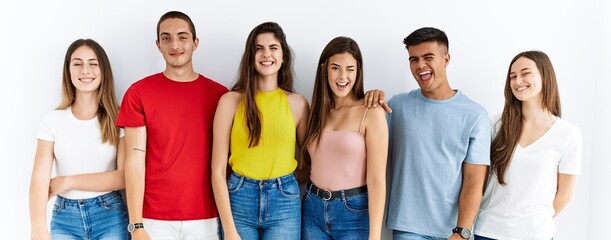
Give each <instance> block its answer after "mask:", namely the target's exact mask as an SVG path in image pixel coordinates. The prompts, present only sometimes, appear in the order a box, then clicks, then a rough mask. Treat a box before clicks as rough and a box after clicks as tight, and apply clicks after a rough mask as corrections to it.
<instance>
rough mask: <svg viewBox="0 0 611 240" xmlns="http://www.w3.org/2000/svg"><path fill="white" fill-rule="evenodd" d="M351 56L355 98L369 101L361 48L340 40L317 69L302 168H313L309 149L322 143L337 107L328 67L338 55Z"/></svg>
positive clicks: (330, 45) (327, 49)
mask: <svg viewBox="0 0 611 240" xmlns="http://www.w3.org/2000/svg"><path fill="white" fill-rule="evenodd" d="M342 53H350V54H351V55H352V56H353V57H354V59H355V60H356V65H357V67H356V69H357V71H356V79H355V81H354V86H353V87H352V90H351V92H352V94H354V96H355V97H356V98H357V99H362V98H364V97H365V91H364V90H363V57H362V55H361V49H360V48H359V45H358V44H357V43H356V41H354V40H353V39H351V38H349V37H336V38H334V39H333V40H331V42H329V43H328V44H327V46H326V47H325V48H324V49H323V50H322V53H321V54H320V59H319V60H318V65H317V67H316V78H315V80H314V92H313V94H312V109H311V110H310V117H309V119H308V127H307V130H306V139H305V141H304V143H303V144H302V146H301V156H302V159H303V161H300V167H304V166H309V165H310V155H309V154H308V150H307V146H309V145H310V144H313V143H314V142H315V141H316V143H317V144H318V143H319V142H320V134H321V133H322V129H323V128H324V127H325V121H326V120H327V116H328V114H329V112H330V111H331V108H333V107H334V106H335V101H334V99H333V90H331V87H330V86H329V79H328V74H327V67H328V65H329V58H331V57H332V56H334V55H336V54H342Z"/></svg>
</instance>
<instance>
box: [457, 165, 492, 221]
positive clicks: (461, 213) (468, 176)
mask: <svg viewBox="0 0 611 240" xmlns="http://www.w3.org/2000/svg"><path fill="white" fill-rule="evenodd" d="M486 173H487V166H485V165H472V164H466V163H465V164H463V183H462V188H461V190H460V198H459V202H458V219H457V222H456V226H457V227H467V228H469V229H471V228H472V226H473V222H474V221H475V217H476V216H477V213H478V212H479V207H480V204H481V202H482V196H483V194H484V182H485V179H486Z"/></svg>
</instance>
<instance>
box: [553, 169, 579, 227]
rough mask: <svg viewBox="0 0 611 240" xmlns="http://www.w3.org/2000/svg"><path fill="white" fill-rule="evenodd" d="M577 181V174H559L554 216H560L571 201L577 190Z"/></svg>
mask: <svg viewBox="0 0 611 240" xmlns="http://www.w3.org/2000/svg"><path fill="white" fill-rule="evenodd" d="M576 181H577V176H576V175H570V174H562V173H559V174H558V186H557V189H556V196H555V197H554V217H556V216H558V214H560V212H561V211H562V210H563V209H564V207H566V205H567V204H568V203H569V202H570V201H571V198H572V196H573V192H574V191H575V184H576Z"/></svg>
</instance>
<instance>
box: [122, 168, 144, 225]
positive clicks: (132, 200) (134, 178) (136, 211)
mask: <svg viewBox="0 0 611 240" xmlns="http://www.w3.org/2000/svg"><path fill="white" fill-rule="evenodd" d="M144 176H145V168H144V166H140V164H135V163H133V161H127V163H126V164H125V190H126V191H125V193H126V197H127V207H128V211H129V221H130V222H132V223H140V222H142V205H143V202H144Z"/></svg>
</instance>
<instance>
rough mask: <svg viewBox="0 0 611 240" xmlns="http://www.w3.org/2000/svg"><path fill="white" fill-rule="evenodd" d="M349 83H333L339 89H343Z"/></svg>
mask: <svg viewBox="0 0 611 240" xmlns="http://www.w3.org/2000/svg"><path fill="white" fill-rule="evenodd" d="M349 84H350V82H336V83H335V85H336V86H337V87H338V88H339V89H344V88H346V87H348V85H349Z"/></svg>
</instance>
